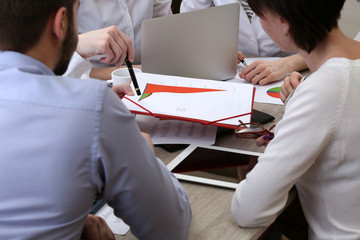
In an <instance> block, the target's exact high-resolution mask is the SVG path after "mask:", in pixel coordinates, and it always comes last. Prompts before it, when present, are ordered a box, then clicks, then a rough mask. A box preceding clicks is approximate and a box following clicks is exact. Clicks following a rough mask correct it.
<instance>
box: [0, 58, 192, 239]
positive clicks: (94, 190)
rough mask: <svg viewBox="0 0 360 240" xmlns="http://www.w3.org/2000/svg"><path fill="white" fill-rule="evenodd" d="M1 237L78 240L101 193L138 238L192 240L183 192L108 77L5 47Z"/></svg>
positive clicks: (0, 103)
mask: <svg viewBox="0 0 360 240" xmlns="http://www.w3.org/2000/svg"><path fill="white" fill-rule="evenodd" d="M0 79H1V80H0V116H1V118H0V132H1V134H0V143H1V144H0V192H1V198H0V229H1V231H0V239H15V238H21V239H79V238H80V234H81V231H82V228H83V225H84V222H85V219H86V217H87V214H88V212H89V210H90V208H91V206H92V203H93V201H94V199H95V198H96V197H97V198H103V199H105V200H106V201H107V203H108V204H109V205H110V206H111V207H113V208H114V213H115V215H116V216H118V217H120V218H122V219H123V220H124V221H125V222H126V223H127V224H128V225H130V227H131V231H132V233H133V234H134V235H135V236H137V237H138V238H139V239H186V238H187V235H188V231H189V226H190V219H191V210H190V204H189V201H188V198H187V196H186V193H185V191H184V189H183V188H182V187H181V185H180V183H179V182H178V181H177V179H176V178H175V177H174V176H173V174H171V173H170V172H169V171H168V169H167V168H166V166H165V165H164V164H163V163H162V162H161V161H160V160H159V159H157V158H156V156H155V155H154V153H153V151H152V149H151V147H150V145H149V143H148V142H147V141H146V140H145V139H144V137H143V136H142V135H141V134H140V132H139V128H138V126H137V124H136V122H135V119H134V116H133V114H131V113H130V112H129V111H128V110H127V108H126V107H125V106H124V105H123V104H122V102H121V100H120V99H119V98H118V97H117V96H116V94H115V93H114V92H113V91H112V89H111V88H110V87H109V86H108V85H107V83H106V82H102V81H98V80H93V79H88V80H79V79H73V78H66V77H61V76H55V75H54V74H53V72H52V71H51V70H50V69H49V68H48V67H47V66H45V65H44V64H43V63H41V62H39V61H37V60H35V59H33V58H31V57H28V56H26V55H22V54H20V53H16V52H9V51H4V52H2V53H0Z"/></svg>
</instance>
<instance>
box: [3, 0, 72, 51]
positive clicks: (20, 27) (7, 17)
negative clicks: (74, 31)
mask: <svg viewBox="0 0 360 240" xmlns="http://www.w3.org/2000/svg"><path fill="white" fill-rule="evenodd" d="M74 2H75V0H0V49H1V50H11V51H16V52H20V53H24V52H26V51H27V50H29V49H30V48H31V47H33V46H34V45H35V44H36V43H37V41H38V40H39V39H40V36H41V34H42V33H43V32H44V30H45V27H46V24H47V21H48V20H49V18H50V16H51V15H53V14H55V13H56V11H57V10H58V9H59V8H60V7H65V8H66V9H67V17H68V19H69V24H72V22H73V17H74V16H73V6H74Z"/></svg>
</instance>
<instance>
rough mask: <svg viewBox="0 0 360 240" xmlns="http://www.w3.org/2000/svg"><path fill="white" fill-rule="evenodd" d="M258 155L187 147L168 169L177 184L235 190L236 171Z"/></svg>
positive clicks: (238, 172) (255, 159)
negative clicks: (185, 183) (187, 183)
mask: <svg viewBox="0 0 360 240" xmlns="http://www.w3.org/2000/svg"><path fill="white" fill-rule="evenodd" d="M261 155H262V153H257V152H250V151H243V150H237V149H231V148H224V147H216V146H197V145H190V146H189V147H187V148H186V149H185V150H184V151H183V152H182V153H180V154H179V155H178V156H177V157H176V158H175V159H173V160H172V161H171V162H170V163H169V164H168V165H167V167H168V169H169V170H170V171H171V172H172V173H174V175H175V176H176V177H177V178H178V179H179V180H185V181H191V182H196V183H202V184H208V185H213V186H218V187H225V188H231V189H235V188H236V186H237V185H238V183H239V182H240V179H241V178H240V176H239V174H240V171H241V169H242V168H243V167H246V166H247V165H249V164H250V163H251V162H253V161H257V159H258V157H259V156H261Z"/></svg>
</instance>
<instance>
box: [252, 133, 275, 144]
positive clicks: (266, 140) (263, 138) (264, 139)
mask: <svg viewBox="0 0 360 240" xmlns="http://www.w3.org/2000/svg"><path fill="white" fill-rule="evenodd" d="M270 141H271V137H270V135H269V134H266V135H264V136H261V137H258V138H257V139H256V146H258V147H262V146H265V147H266V146H267V145H268V144H269V142H270Z"/></svg>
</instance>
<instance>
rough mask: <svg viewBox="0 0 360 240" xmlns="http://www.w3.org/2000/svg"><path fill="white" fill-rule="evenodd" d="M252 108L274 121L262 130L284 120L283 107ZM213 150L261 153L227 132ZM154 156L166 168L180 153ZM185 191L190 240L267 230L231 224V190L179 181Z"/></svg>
mask: <svg viewBox="0 0 360 240" xmlns="http://www.w3.org/2000/svg"><path fill="white" fill-rule="evenodd" d="M254 108H255V109H257V110H259V111H263V112H266V113H268V114H271V115H273V116H274V117H275V121H274V122H272V123H268V124H266V125H265V126H266V127H270V126H271V125H272V124H274V123H276V122H277V121H279V120H280V119H281V118H282V116H283V111H284V106H282V105H273V104H260V103H255V104H254ZM215 145H216V146H223V147H230V148H236V149H241V150H249V151H255V152H263V151H264V148H263V147H261V148H259V147H257V146H256V145H255V140H248V139H239V138H236V137H235V136H234V134H233V133H232V132H231V131H229V132H225V133H222V134H221V135H219V136H218V137H217V139H216V143H215ZM155 152H156V155H157V156H158V157H159V158H160V159H162V160H163V161H164V163H165V164H168V163H169V162H170V161H171V160H172V159H174V158H175V157H176V156H177V155H178V154H180V153H181V152H182V150H179V151H177V152H173V153H169V152H167V151H165V150H163V149H162V148H159V147H156V149H155ZM181 183H182V185H183V186H184V189H185V191H186V192H187V194H188V197H189V199H190V204H191V209H192V222H191V227H190V234H189V239H190V240H191V239H204V240H212V239H214V240H218V239H226V240H231V239H241V240H244V239H257V238H258V237H259V236H261V234H262V233H263V232H264V231H265V230H266V228H265V227H261V228H240V227H239V226H238V225H237V223H236V221H235V220H234V218H233V216H232V214H231V212H230V205H231V200H232V196H233V194H234V191H233V190H229V189H225V188H220V187H219V188H218V187H213V186H206V185H201V184H195V183H189V182H184V181H181ZM116 239H119V240H120V239H121V240H123V239H136V238H135V237H134V235H132V234H131V232H128V233H127V234H126V235H125V236H116Z"/></svg>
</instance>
